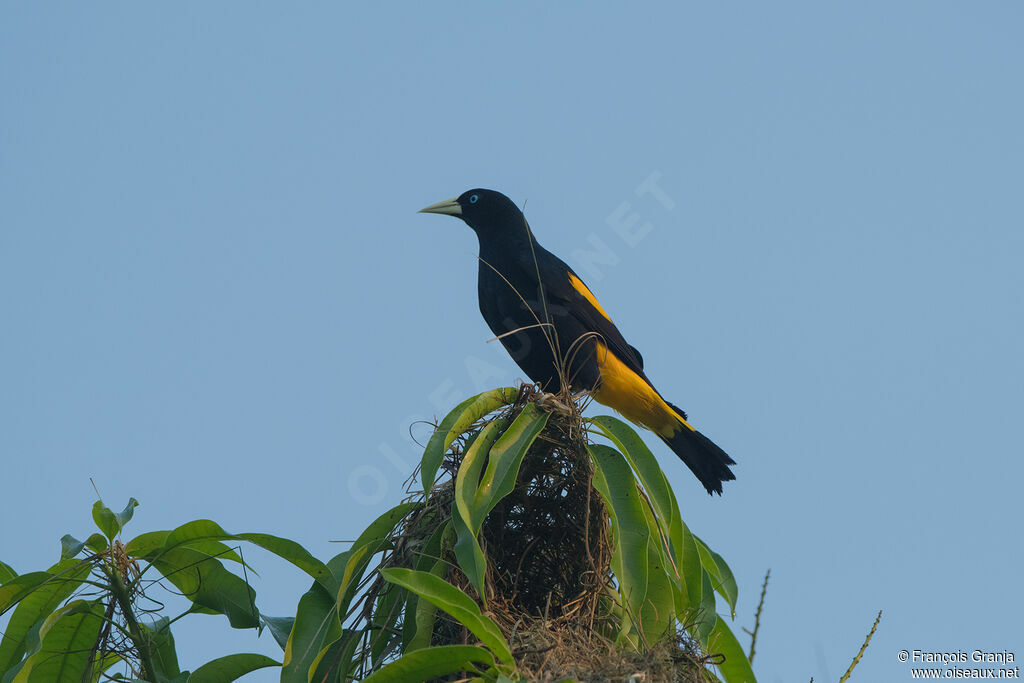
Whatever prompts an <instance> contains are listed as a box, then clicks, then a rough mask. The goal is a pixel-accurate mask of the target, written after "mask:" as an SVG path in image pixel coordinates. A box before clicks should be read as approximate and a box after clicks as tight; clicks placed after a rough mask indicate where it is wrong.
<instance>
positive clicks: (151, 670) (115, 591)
mask: <svg viewBox="0 0 1024 683" xmlns="http://www.w3.org/2000/svg"><path fill="white" fill-rule="evenodd" d="M107 577H108V578H109V579H110V592H111V594H112V595H113V596H114V599H115V600H117V604H118V606H119V607H120V608H121V614H123V615H124V621H125V623H126V624H127V625H128V634H129V635H130V636H131V639H132V643H133V644H134V645H135V649H136V650H137V651H138V653H139V660H140V661H141V662H142V669H143V670H142V672H141V676H140V677H141V678H146V677H148V678H147V680H150V681H153V682H154V683H155V682H156V680H157V679H156V667H155V666H153V653H152V652H151V651H150V648H149V639H148V638H147V637H146V635H145V634H144V633H143V632H142V628H141V627H140V626H139V622H138V620H137V619H136V618H135V613H134V612H133V611H132V603H131V599H130V597H129V595H128V587H127V586H125V584H124V581H122V580H121V574H120V572H118V571H117V569H116V568H110V569H108V570H107Z"/></svg>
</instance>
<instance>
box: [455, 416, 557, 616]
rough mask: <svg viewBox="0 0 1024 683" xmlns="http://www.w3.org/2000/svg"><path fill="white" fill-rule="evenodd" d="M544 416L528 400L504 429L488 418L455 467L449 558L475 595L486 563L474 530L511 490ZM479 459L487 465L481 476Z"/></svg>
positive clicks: (500, 422) (499, 422)
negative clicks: (452, 538)
mask: <svg viewBox="0 0 1024 683" xmlns="http://www.w3.org/2000/svg"><path fill="white" fill-rule="evenodd" d="M549 417H550V413H546V412H544V411H542V410H541V409H540V408H539V407H538V406H537V404H536V403H530V404H527V405H526V407H524V408H523V410H522V411H521V412H520V413H519V415H517V416H516V419H515V420H513V421H512V424H511V425H508V428H505V424H506V423H505V421H504V420H501V419H498V420H494V421H492V422H489V423H488V424H487V425H486V426H485V427H484V428H483V429H482V430H480V433H479V435H478V436H477V437H476V439H475V440H474V441H473V445H472V446H470V447H469V448H467V449H466V454H465V456H464V457H463V460H462V464H461V465H460V466H459V473H458V475H457V477H456V480H455V510H454V511H453V515H452V517H453V522H454V527H455V531H456V533H457V535H458V540H457V541H456V544H455V557H456V559H458V561H459V566H461V567H462V570H463V571H464V572H465V573H466V576H467V577H468V578H469V580H470V583H472V584H473V587H474V588H475V589H476V592H477V594H478V595H480V596H481V599H483V597H484V596H485V595H486V593H485V591H484V585H483V584H484V574H485V573H486V571H487V565H486V562H485V560H484V555H483V551H482V550H481V549H480V544H479V543H478V541H477V534H479V533H480V527H481V526H483V523H484V519H485V518H486V517H487V515H488V514H489V513H490V511H491V510H493V509H494V506H495V505H497V504H498V502H499V501H500V500H501V499H502V498H504V497H505V496H507V495H508V494H509V493H511V492H512V489H513V488H515V484H516V477H517V476H518V475H519V467H520V465H522V463H523V458H524V457H525V456H526V453H527V451H529V450H530V446H531V445H533V442H534V440H536V438H537V436H538V435H539V434H540V433H541V431H542V430H543V429H544V425H546V424H547V421H548V418H549ZM499 432H501V436H500V437H498V433H499ZM495 439H497V440H495ZM484 461H486V462H487V469H486V470H485V471H484V473H483V475H482V476H481V475H480V470H481V469H482V468H483V464H484Z"/></svg>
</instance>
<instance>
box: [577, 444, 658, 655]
mask: <svg viewBox="0 0 1024 683" xmlns="http://www.w3.org/2000/svg"><path fill="white" fill-rule="evenodd" d="M588 450H589V451H590V457H591V459H592V460H593V462H594V465H595V468H596V469H595V471H594V488H595V489H597V492H598V493H599V494H601V498H602V499H604V503H605V505H606V506H607V508H608V513H609V515H610V516H611V520H612V542H613V546H612V568H613V571H614V572H615V577H616V579H618V583H619V592H620V593H621V594H622V598H623V600H624V601H625V604H626V607H627V611H628V613H629V616H630V621H631V622H633V623H635V622H636V619H637V616H638V615H640V614H641V611H642V608H643V605H644V603H645V600H646V599H647V584H648V557H649V555H648V543H649V542H650V539H651V532H650V528H649V527H648V525H647V519H646V517H645V516H644V508H643V506H644V503H643V502H642V501H641V500H640V494H639V493H638V491H637V484H636V479H635V478H634V477H633V472H632V470H631V469H630V468H629V465H628V464H627V463H626V460H625V459H624V458H623V457H622V455H621V454H620V453H619V452H618V451H616V450H615V449H614V448H611V447H609V446H604V445H602V444H591V445H590V446H588ZM620 637H621V635H620Z"/></svg>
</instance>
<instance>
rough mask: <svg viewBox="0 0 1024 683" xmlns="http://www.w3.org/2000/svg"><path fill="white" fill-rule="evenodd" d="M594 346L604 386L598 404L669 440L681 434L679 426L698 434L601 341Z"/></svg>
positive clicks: (600, 388) (596, 394)
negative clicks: (612, 409)
mask: <svg viewBox="0 0 1024 683" xmlns="http://www.w3.org/2000/svg"><path fill="white" fill-rule="evenodd" d="M595 344H596V347H597V348H596V351H597V359H596V360H597V364H598V366H599V367H600V371H601V386H600V387H598V389H597V391H595V392H594V393H593V396H594V398H595V399H596V400H597V401H598V403H603V404H604V405H606V406H608V407H609V408H614V409H615V410H617V411H618V412H619V413H621V414H622V416H623V417H625V418H626V419H627V420H630V421H631V422H635V423H637V424H642V425H643V426H645V427H647V428H648V429H650V430H651V431H653V432H655V433H656V434H659V435H661V436H664V437H666V438H670V437H671V436H672V435H673V434H675V433H676V432H678V431H679V429H680V426H682V427H686V428H687V429H690V430H691V431H696V430H694V428H693V427H691V426H690V424H689V423H688V422H687V421H686V420H684V419H683V418H682V416H681V415H680V414H679V413H677V412H676V411H674V410H672V407H671V406H669V405H668V403H666V402H665V399H663V398H662V397H661V396H660V395H659V394H658V392H657V391H655V390H654V387H652V386H651V385H650V383H648V382H647V380H645V379H644V378H643V377H641V376H640V375H638V374H637V373H635V372H634V371H633V370H631V369H630V368H629V366H627V365H626V364H625V363H623V362H622V361H621V360H619V358H618V357H616V355H615V354H614V353H612V352H611V351H609V350H608V347H607V346H605V345H604V344H603V343H602V342H600V341H597V342H595Z"/></svg>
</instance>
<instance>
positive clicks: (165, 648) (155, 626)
mask: <svg viewBox="0 0 1024 683" xmlns="http://www.w3.org/2000/svg"><path fill="white" fill-rule="evenodd" d="M139 629H140V630H141V631H142V633H143V635H144V636H145V637H146V639H147V640H148V641H149V650H150V654H151V655H152V658H153V667H154V668H155V669H156V671H154V672H153V673H155V674H156V675H157V676H159V677H163V678H174V677H175V676H178V675H180V674H181V667H180V666H179V665H178V650H177V648H175V646H174V635H173V634H172V633H171V620H170V619H168V618H167V617H161V618H159V619H157V620H156V621H154V622H153V623H152V624H144V623H140V624H139Z"/></svg>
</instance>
